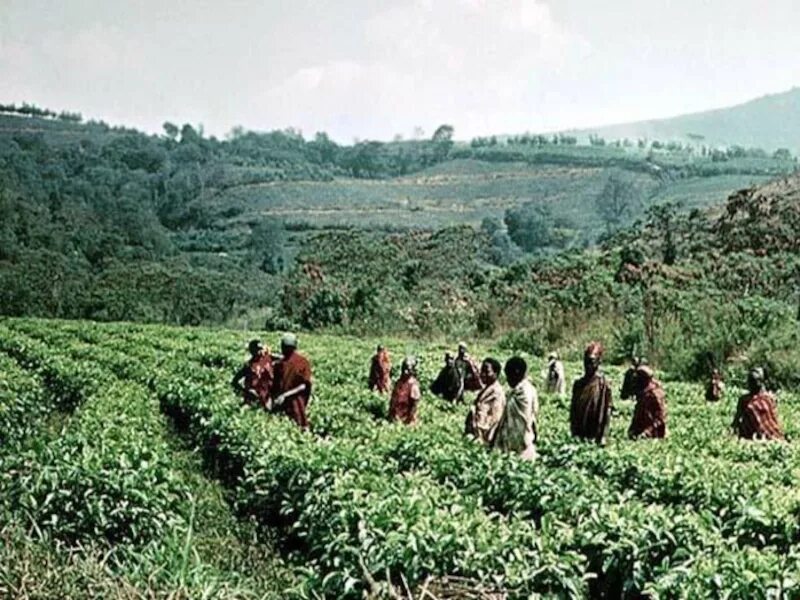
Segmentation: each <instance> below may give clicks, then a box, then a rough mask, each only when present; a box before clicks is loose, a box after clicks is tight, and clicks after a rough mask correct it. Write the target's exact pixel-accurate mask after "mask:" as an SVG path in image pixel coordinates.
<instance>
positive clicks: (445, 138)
mask: <svg viewBox="0 0 800 600" xmlns="http://www.w3.org/2000/svg"><path fill="white" fill-rule="evenodd" d="M454 131H455V130H454V129H453V126H452V125H439V127H438V128H437V129H436V131H435V132H434V133H433V137H432V138H431V141H432V142H433V146H434V150H433V151H434V156H435V159H436V160H437V161H442V160H444V159H445V158H447V155H448V154H449V153H450V149H451V148H452V147H453V133H454Z"/></svg>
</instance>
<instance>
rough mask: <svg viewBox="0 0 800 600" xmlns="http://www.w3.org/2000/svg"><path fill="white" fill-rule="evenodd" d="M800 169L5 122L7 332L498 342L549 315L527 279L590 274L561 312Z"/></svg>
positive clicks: (2, 248)
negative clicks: (638, 238)
mask: <svg viewBox="0 0 800 600" xmlns="http://www.w3.org/2000/svg"><path fill="white" fill-rule="evenodd" d="M796 166H797V162H796V159H795V158H794V156H792V155H791V153H788V152H775V153H767V152H765V151H763V150H761V149H758V148H745V147H740V146H731V147H727V148H718V147H710V146H704V145H683V144H677V143H674V142H673V143H667V142H663V143H662V142H658V141H657V140H650V141H645V140H637V141H635V142H630V141H629V142H627V143H626V142H625V141H622V140H610V139H603V138H597V137H595V138H593V139H592V142H591V143H590V144H589V145H581V144H579V143H578V140H577V139H575V138H573V137H570V136H554V137H553V136H543V135H524V136H518V137H515V138H509V139H503V140H499V139H497V138H483V139H475V140H472V141H470V142H469V143H460V142H456V141H455V140H454V132H453V129H452V128H451V127H449V126H446V125H443V126H441V127H440V128H438V130H437V131H436V132H435V133H434V134H433V135H432V136H431V137H430V138H429V139H424V140H406V141H402V140H397V141H393V142H388V143H382V142H372V141H365V142H359V143H356V144H353V145H339V144H336V143H335V142H333V141H332V140H330V139H329V138H328V137H327V136H326V135H325V134H323V133H320V134H317V135H315V136H314V137H313V138H311V139H308V140H307V139H305V138H304V137H303V136H302V135H300V133H299V132H296V131H291V130H287V131H274V132H267V133H255V132H247V131H243V130H241V129H237V130H234V131H233V132H232V133H231V135H230V136H229V137H228V138H226V139H225V140H219V139H216V138H213V137H208V136H205V135H203V132H202V129H201V128H200V127H194V126H191V125H188V124H186V125H182V126H178V125H175V124H171V123H165V124H164V131H163V133H162V134H160V135H147V134H144V133H141V132H138V131H136V130H133V129H128V128H124V127H112V126H109V125H107V124H105V123H102V122H95V121H88V122H84V120H83V118H82V117H81V116H80V115H77V114H73V113H59V114H56V113H55V112H50V111H46V110H43V109H38V108H36V107H32V106H29V105H24V106H22V107H16V106H0V313H1V314H6V315H36V316H52V317H64V318H89V319H98V320H135V321H151V322H168V323H178V324H200V323H205V324H215V323H227V324H236V325H241V324H247V325H249V326H251V327H254V326H255V327H257V326H261V325H264V324H266V323H269V324H270V325H271V326H273V327H303V328H333V329H338V330H342V331H371V332H376V333H378V332H383V331H388V330H392V331H395V332H409V331H411V332H424V333H427V334H434V335H435V334H438V333H456V332H460V333H464V334H474V333H476V332H478V331H481V332H482V333H484V334H488V333H491V334H493V335H502V334H503V333H504V332H505V331H506V330H507V329H509V328H510V326H509V325H510V324H511V323H512V321H513V320H514V319H517V318H522V317H524V318H526V319H529V321H530V322H535V319H536V318H538V316H537V315H538V312H537V311H539V310H544V309H543V308H542V307H541V306H540V305H539V304H538V302H539V301H538V300H536V301H534V300H532V299H530V298H529V299H528V300H525V301H522V300H521V298H524V297H525V295H524V294H522V295H519V293H520V290H518V289H517V288H516V287H515V286H514V285H512V283H513V281H514V278H515V277H516V276H517V275H518V274H520V273H526V272H528V271H527V270H528V269H530V268H533V267H531V265H535V268H537V269H538V268H539V267H540V266H541V265H547V264H551V262H552V261H556V263H558V261H560V260H566V259H564V258H563V257H564V256H572V257H573V258H574V259H575V260H576V261H577V262H569V261H568V262H569V264H568V266H567V267H565V269H564V271H563V273H561V274H557V275H553V278H554V279H553V281H554V282H555V283H554V284H553V285H554V287H553V290H552V291H553V292H554V293H555V292H556V291H558V290H559V289H561V288H562V287H563V290H565V291H564V292H563V294H562V297H561V298H560V299H559V302H562V301H563V302H564V306H569V302H571V300H569V297H570V295H571V294H572V291H567V290H570V289H571V288H569V285H568V283H569V282H574V277H575V276H576V274H577V273H580V268H579V266H576V265H580V264H583V263H584V262H585V261H590V262H591V260H593V259H592V258H591V257H593V256H595V255H596V251H594V250H589V251H588V252H587V251H586V250H585V249H587V248H596V247H597V244H598V242H600V241H602V240H603V239H615V236H617V235H619V232H620V231H624V230H626V228H628V227H630V226H632V225H633V224H634V223H635V222H636V221H637V220H642V221H644V222H653V223H662V224H663V223H664V222H667V223H671V222H680V219H683V218H685V217H686V215H688V214H702V211H703V210H705V208H706V207H709V206H717V205H720V204H721V203H723V202H724V201H725V199H726V198H727V197H728V196H729V195H730V194H732V193H733V192H736V191H737V190H740V189H743V188H749V187H751V186H756V185H759V184H763V183H765V182H767V181H770V180H772V179H774V178H776V177H780V176H783V175H785V174H787V173H789V172H792V171H793V170H794V169H795V168H796ZM692 210H696V211H700V212H696V213H690V212H689V211H692ZM334 257H335V258H336V261H335V262H331V261H332V260H334ZM570 260H572V259H570ZM558 264H560V263H558ZM542 268H544V267H542ZM614 268H616V267H614ZM570 273H572V275H570ZM602 273H606V275H607V270H605V267H604V270H603V271H602ZM606 275H604V276H606ZM548 277H549V276H548ZM559 281H560V282H561V283H558V282H559ZM562 284H563V285H562ZM495 293H496V294H498V297H499V298H501V299H502V300H503V302H502V303H501V305H502V306H505V308H504V309H503V311H504V312H501V313H498V314H495V313H494V309H491V308H490V307H489V306H488V304H487V303H488V299H489V298H490V297H491V294H495ZM581 293H588V292H587V291H586V290H584V292H581ZM592 293H594V292H592ZM603 294H604V295H603V297H605V298H607V297H608V296H607V294H606V293H605V292H603ZM515 298H516V300H515ZM518 302H521V304H519V303H518ZM503 303H507V304H503ZM512 309H513V310H512ZM553 314H554V315H555V314H562V313H553ZM565 318H566V317H565ZM508 319H512V320H508ZM531 319H533V320H531ZM554 335H555V334H554ZM559 335H560V334H559Z"/></svg>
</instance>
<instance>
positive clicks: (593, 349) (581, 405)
mask: <svg viewBox="0 0 800 600" xmlns="http://www.w3.org/2000/svg"><path fill="white" fill-rule="evenodd" d="M602 358H603V346H602V345H601V344H600V343H599V342H592V343H591V344H589V345H588V346H587V347H586V350H585V352H584V353H583V369H584V375H583V377H581V378H580V379H577V380H576V381H575V383H574V384H573V385H572V403H571V406H570V414H569V419H570V430H571V431H572V435H573V436H575V437H578V438H581V439H585V440H594V441H595V442H597V443H598V444H600V445H604V444H605V442H606V438H607V436H608V429H609V427H610V425H611V386H609V384H608V381H607V380H606V378H605V375H604V374H603V373H602V371H600V363H601V361H602Z"/></svg>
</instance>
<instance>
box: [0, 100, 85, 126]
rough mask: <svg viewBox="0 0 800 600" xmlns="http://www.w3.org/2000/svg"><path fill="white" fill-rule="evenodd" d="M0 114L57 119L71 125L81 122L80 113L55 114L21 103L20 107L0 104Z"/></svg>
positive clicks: (63, 112)
mask: <svg viewBox="0 0 800 600" xmlns="http://www.w3.org/2000/svg"><path fill="white" fill-rule="evenodd" d="M0 113H7V114H12V115H22V116H25V117H39V118H41V119H58V120H60V121H67V122H71V123H80V122H82V121H83V116H82V115H81V113H76V112H69V111H66V110H62V111H61V112H55V111H52V110H49V109H47V108H39V107H38V106H36V105H34V104H28V103H27V102H23V103H22V104H21V105H20V106H17V105H16V104H0Z"/></svg>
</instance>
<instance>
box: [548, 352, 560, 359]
mask: <svg viewBox="0 0 800 600" xmlns="http://www.w3.org/2000/svg"><path fill="white" fill-rule="evenodd" d="M547 360H550V361H552V360H558V352H556V351H555V350H553V351H552V352H551V353H550V354H548V355H547Z"/></svg>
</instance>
